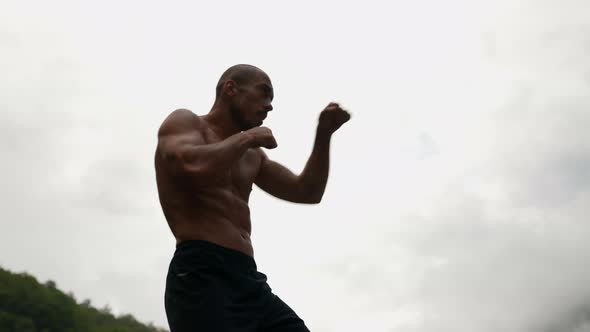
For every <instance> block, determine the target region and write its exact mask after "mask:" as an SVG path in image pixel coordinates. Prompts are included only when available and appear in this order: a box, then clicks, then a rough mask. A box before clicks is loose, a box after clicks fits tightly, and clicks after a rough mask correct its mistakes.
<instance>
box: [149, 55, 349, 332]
mask: <svg viewBox="0 0 590 332" xmlns="http://www.w3.org/2000/svg"><path fill="white" fill-rule="evenodd" d="M272 100H273V87H272V84H271V81H270V79H269V77H268V75H266V74H265V73H264V72H263V71H262V70H260V69H259V68H257V67H254V66H251V65H236V66H233V67H230V68H229V69H228V70H226V71H225V72H224V73H223V75H222V76H221V78H220V79H219V82H218V84H217V88H216V99H215V103H214V104H213V107H212V109H211V111H210V112H209V113H208V114H206V115H203V116H197V115H195V114H194V113H192V112H191V111H189V110H185V109H179V110H176V111H174V112H172V113H171V114H170V115H169V116H168V117H167V118H166V119H165V120H164V122H163V123H162V125H161V127H160V130H159V132H158V146H157V149H156V154H155V168H156V179H157V184H158V192H159V197H160V203H161V205H162V210H163V212H164V215H165V217H166V220H167V221H168V225H169V226H170V229H171V231H172V233H173V234H174V236H175V238H176V251H175V253H174V257H173V258H172V261H171V263H170V267H169V270H168V276H167V278H166V292H165V306H166V315H167V317H168V322H169V325H170V330H171V332H196V331H199V332H209V331H211V332H226V331H240V332H241V331H269V332H270V331H272V332H278V331H298V332H299V331H309V330H308V329H307V327H306V326H305V324H304V322H303V320H301V319H300V318H299V317H298V316H297V314H296V313H295V312H294V311H293V310H292V309H291V308H289V306H287V304H285V303H284V302H283V301H282V300H281V299H280V298H279V297H278V296H276V295H275V294H273V293H272V291H271V288H270V287H269V286H268V284H267V282H266V280H267V278H266V275H264V274H263V273H261V272H259V271H257V269H256V263H255V261H254V251H253V248H252V243H251V241H250V232H251V221H250V210H249V208H248V199H249V196H250V192H251V191H252V184H253V183H255V184H256V185H257V186H258V187H260V188H261V189H262V190H264V191H266V192H268V193H269V194H271V195H274V196H276V197H278V198H281V199H284V200H288V201H291V202H296V203H308V204H317V203H319V202H320V201H321V199H322V196H323V193H324V189H325V187H326V181H327V179H328V166H329V149H330V139H331V137H332V134H333V133H334V132H335V131H336V130H338V128H340V126H341V125H342V124H344V123H345V122H347V121H348V120H349V119H350V115H349V113H348V112H346V111H345V110H343V109H342V108H341V107H340V106H339V105H338V104H336V103H330V104H329V105H328V106H327V107H326V108H325V109H324V110H323V111H322V112H321V113H320V116H319V121H318V127H317V132H316V139H315V143H314V147H313V151H312V153H311V156H310V157H309V160H308V162H307V164H306V166H305V168H304V170H303V172H302V173H301V174H300V175H295V174H293V173H292V172H291V171H290V170H288V169H287V168H285V167H284V166H282V165H280V164H278V163H276V162H274V161H272V160H270V159H269V158H268V157H267V156H266V154H265V153H264V151H263V150H262V148H266V149H274V148H276V147H277V142H276V141H275V139H274V137H273V134H272V132H271V130H270V129H268V128H266V127H262V126H261V125H262V123H263V121H264V119H265V118H266V116H267V114H268V112H270V111H272V109H273V108H272V105H271V102H272Z"/></svg>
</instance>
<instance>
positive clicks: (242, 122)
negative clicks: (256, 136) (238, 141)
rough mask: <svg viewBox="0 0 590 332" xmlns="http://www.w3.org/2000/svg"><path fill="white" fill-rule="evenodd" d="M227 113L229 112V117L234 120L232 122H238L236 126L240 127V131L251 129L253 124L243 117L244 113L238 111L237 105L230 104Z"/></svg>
mask: <svg viewBox="0 0 590 332" xmlns="http://www.w3.org/2000/svg"><path fill="white" fill-rule="evenodd" d="M229 113H230V114H231V117H232V119H233V120H234V122H235V123H237V124H238V127H239V128H240V130H241V131H246V130H248V129H252V128H254V127H255V126H254V125H252V124H251V123H249V122H248V121H247V120H246V118H244V115H242V113H241V112H240V110H239V109H238V107H237V106H235V105H230V107H229Z"/></svg>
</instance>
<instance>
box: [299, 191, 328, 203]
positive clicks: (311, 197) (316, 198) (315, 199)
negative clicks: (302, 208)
mask: <svg viewBox="0 0 590 332" xmlns="http://www.w3.org/2000/svg"><path fill="white" fill-rule="evenodd" d="M323 196H324V192H323V191H315V192H313V191H308V192H306V194H305V195H304V197H305V199H304V200H303V201H304V202H303V203H306V204H319V203H320V202H321V201H322V197H323Z"/></svg>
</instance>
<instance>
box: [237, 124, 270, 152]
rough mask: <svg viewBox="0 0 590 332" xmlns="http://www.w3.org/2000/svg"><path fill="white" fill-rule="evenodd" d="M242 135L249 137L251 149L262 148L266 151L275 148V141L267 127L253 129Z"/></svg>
mask: <svg viewBox="0 0 590 332" xmlns="http://www.w3.org/2000/svg"><path fill="white" fill-rule="evenodd" d="M244 134H246V135H248V136H249V137H250V141H251V143H252V147H256V148H258V147H263V148H267V149H274V148H276V147H277V141H276V140H275V137H274V136H273V134H272V131H271V130H270V129H269V128H267V127H254V128H252V129H249V130H246V131H245V132H244Z"/></svg>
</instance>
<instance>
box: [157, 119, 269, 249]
mask: <svg viewBox="0 0 590 332" xmlns="http://www.w3.org/2000/svg"><path fill="white" fill-rule="evenodd" d="M201 119H202V117H201ZM201 123H202V124H203V126H202V127H201V128H202V130H201V133H200V134H201V135H202V137H203V139H204V140H205V143H206V144H211V143H217V142H220V141H222V138H221V137H220V136H219V135H217V134H216V133H215V131H213V128H212V127H211V126H209V125H208V124H207V123H206V122H205V121H201ZM164 162H165V161H164V160H162V157H161V154H160V153H159V151H156V156H155V168H156V180H157V184H158V192H159V197H160V204H161V205H162V210H163V212H164V215H165V217H166V220H167V221H168V225H169V227H170V229H171V230H172V233H173V234H174V236H175V237H176V241H177V243H180V242H182V241H186V240H205V241H209V242H213V243H215V244H218V245H221V246H224V247H227V248H231V249H234V250H238V251H240V252H243V253H245V254H247V255H249V256H254V251H253V248H252V243H251V241H250V234H251V229H252V227H251V221H250V209H249V207H248V200H249V198H250V192H251V191H252V184H253V183H254V179H255V178H256V175H257V174H258V171H259V168H260V164H261V155H260V151H259V150H258V149H249V150H248V151H246V153H244V155H243V156H242V157H241V158H240V160H239V161H238V162H237V163H236V165H235V166H233V167H232V169H231V170H229V171H228V172H227V173H226V174H225V175H224V176H223V177H222V178H221V179H220V180H219V181H216V182H215V183H214V184H213V185H208V186H206V187H200V186H197V185H195V184H194V182H191V181H189V180H188V179H186V178H184V177H182V176H179V175H174V174H172V173H171V172H169V171H168V169H167V168H166V167H165V166H164Z"/></svg>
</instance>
